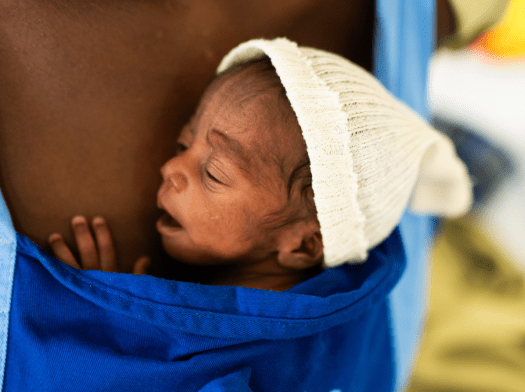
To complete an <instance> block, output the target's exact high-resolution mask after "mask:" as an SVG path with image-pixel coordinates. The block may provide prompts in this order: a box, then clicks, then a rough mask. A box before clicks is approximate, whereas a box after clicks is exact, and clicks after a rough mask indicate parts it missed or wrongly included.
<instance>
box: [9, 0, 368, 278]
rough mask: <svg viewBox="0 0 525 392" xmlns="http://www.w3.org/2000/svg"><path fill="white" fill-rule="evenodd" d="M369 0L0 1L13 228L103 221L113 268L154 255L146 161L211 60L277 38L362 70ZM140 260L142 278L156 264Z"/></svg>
mask: <svg viewBox="0 0 525 392" xmlns="http://www.w3.org/2000/svg"><path fill="white" fill-rule="evenodd" d="M373 3H374V2H373V1H371V0H351V1H350V0H324V1H316V0H269V1H260V0H250V1H246V0H235V1H232V0H192V1H188V0H179V1H176V0H166V1H165V0H162V1H160V0H159V1H157V0H142V1H140V0H135V1H129V2H107V1H103V0H94V1H90V2H86V1H84V0H3V1H2V2H1V3H0V187H1V189H2V192H3V194H4V197H5V199H6V202H7V205H8V207H9V210H10V212H11V215H12V217H13V221H14V222H13V223H14V225H15V229H16V230H17V231H18V232H20V233H22V234H25V235H27V236H28V237H29V238H30V239H32V240H33V241H34V242H36V243H37V244H38V245H40V246H41V247H42V248H44V249H45V250H49V249H48V248H47V246H48V245H47V243H46V240H47V236H48V235H49V234H50V233H52V232H61V233H64V235H65V239H66V241H67V242H69V243H70V244H74V240H73V235H72V232H71V229H70V219H71V217H73V216H74V215H85V216H87V217H94V216H97V215H101V216H104V217H105V218H106V219H107V221H108V222H109V224H110V226H111V229H112V233H113V238H114V241H115V247H116V250H117V253H118V256H119V260H120V263H121V265H120V267H121V270H123V271H127V272H130V271H131V268H132V265H133V263H134V261H135V260H136V259H137V258H138V257H139V256H141V255H144V254H148V255H151V256H152V259H153V261H154V262H155V261H158V260H161V259H162V254H160V253H159V252H161V249H162V248H161V244H160V241H159V236H158V235H157V233H156V231H155V229H154V228H155V221H156V219H157V218H158V216H159V211H158V210H157V208H156V203H155V200H156V192H157V188H158V185H159V184H160V182H161V176H160V173H159V168H160V167H161V165H162V164H163V163H164V162H165V161H167V160H168V159H169V158H170V157H171V155H172V151H173V148H174V142H175V139H176V136H177V132H178V130H179V128H180V126H181V125H182V124H183V123H184V122H185V120H186V119H187V118H188V117H189V115H190V114H191V113H192V110H193V108H194V107H195V105H196V103H197V100H198V98H199V96H200V95H201V93H202V92H203V90H204V88H205V86H206V84H207V83H208V81H209V80H210V78H211V77H212V76H213V74H214V70H215V68H216V66H217V65H218V63H219V61H220V60H221V58H222V57H223V56H224V55H225V54H226V53H227V52H228V51H229V50H230V49H231V48H232V47H234V46H235V45H237V44H239V43H240V42H242V41H245V40H247V39H250V38H256V37H265V38H273V37H277V36H287V37H289V38H290V39H292V40H295V41H297V42H298V43H299V44H300V45H307V46H315V47H318V48H322V49H326V50H329V51H332V52H336V53H340V54H342V55H344V56H346V57H348V58H350V59H351V60H353V61H355V62H357V63H360V64H362V65H363V66H365V67H367V68H370V66H371V48H372V25H373V11H374V10H373ZM158 265H159V264H157V268H155V265H154V266H153V271H152V272H153V273H154V274H155V273H158V274H160V272H159V267H158Z"/></svg>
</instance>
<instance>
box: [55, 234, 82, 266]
mask: <svg viewBox="0 0 525 392" xmlns="http://www.w3.org/2000/svg"><path fill="white" fill-rule="evenodd" d="M47 241H48V242H49V245H51V249H52V250H53V253H54V254H55V257H56V258H57V259H59V260H60V261H63V262H64V263H66V264H69V265H70V266H72V267H75V268H80V265H79V264H78V263H77V261H76V260H75V256H73V253H71V251H70V250H69V247H68V246H67V245H66V242H65V241H64V238H63V237H62V236H61V235H60V234H58V233H53V234H51V235H50V236H49V238H48V240H47Z"/></svg>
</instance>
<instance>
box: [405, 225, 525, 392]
mask: <svg viewBox="0 0 525 392" xmlns="http://www.w3.org/2000/svg"><path fill="white" fill-rule="evenodd" d="M427 391H435V392H441V391H443V392H444V391H447V392H460V391H461V392H471V391H472V392H474V391H476V392H484V391H487V392H489V391H490V392H499V391H505V392H518V391H520V392H523V391H525V284H524V277H523V274H522V272H520V271H519V270H518V269H517V268H515V267H514V265H513V263H512V260H510V259H509V258H508V256H506V255H505V254H504V253H503V252H502V251H501V249H499V248H498V246H497V245H496V244H494V243H492V241H491V239H490V238H488V237H487V236H486V235H485V233H483V231H481V230H479V229H478V228H477V227H476V223H475V220H473V219H472V218H464V219H461V220H455V221H447V222H445V223H444V224H443V226H442V228H441V230H440V234H439V235H438V236H437V238H436V242H435V247H434V251H433V261H432V279H431V292H430V310H429V313H428V317H427V323H426V329H425V334H424V337H423V340H422V342H421V346H420V353H419V358H418V360H417V363H416V366H415V369H414V374H413V377H412V381H411V383H410V385H409V387H408V389H407V392H427Z"/></svg>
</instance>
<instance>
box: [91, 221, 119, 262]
mask: <svg viewBox="0 0 525 392" xmlns="http://www.w3.org/2000/svg"><path fill="white" fill-rule="evenodd" d="M93 231H94V232H95V238H96V239H97V247H98V254H99V259H100V269H101V270H102V271H107V272H118V269H117V260H116V257H115V247H114V246H113V241H112V240H111V233H110V232H109V228H108V225H107V223H106V220H105V219H104V218H102V217H100V216H97V217H96V218H93Z"/></svg>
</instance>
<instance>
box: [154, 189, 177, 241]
mask: <svg viewBox="0 0 525 392" xmlns="http://www.w3.org/2000/svg"><path fill="white" fill-rule="evenodd" d="M160 193H161V192H160V191H159V193H158V194H157V207H158V208H159V209H161V210H162V211H164V213H163V214H162V215H161V217H160V218H159V219H158V220H157V230H159V231H161V232H166V231H168V232H169V231H172V230H178V229H181V228H182V225H181V224H180V222H179V221H178V220H177V219H176V218H175V217H174V216H173V215H172V214H171V213H169V212H168V211H167V209H166V208H165V207H164V203H162V199H161V197H160Z"/></svg>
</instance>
